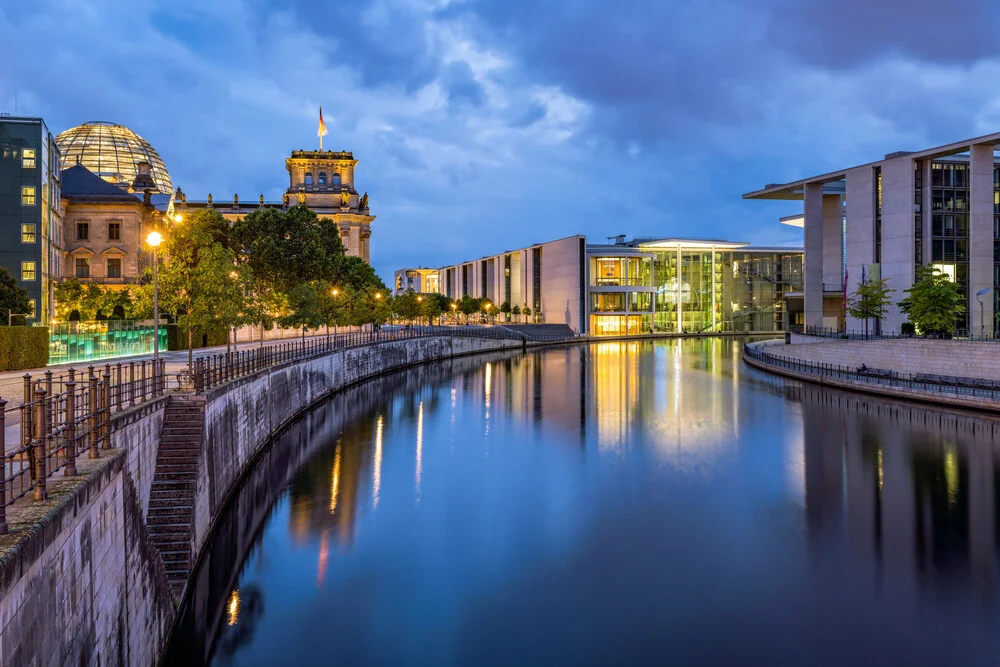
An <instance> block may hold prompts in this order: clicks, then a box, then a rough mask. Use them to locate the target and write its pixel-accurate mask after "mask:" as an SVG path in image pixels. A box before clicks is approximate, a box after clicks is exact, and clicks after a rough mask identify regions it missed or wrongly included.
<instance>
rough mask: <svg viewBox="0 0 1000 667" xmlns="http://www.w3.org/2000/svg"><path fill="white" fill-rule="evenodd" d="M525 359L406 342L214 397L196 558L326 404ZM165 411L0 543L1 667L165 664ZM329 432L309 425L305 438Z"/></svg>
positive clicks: (14, 513) (254, 380) (299, 366)
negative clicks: (157, 496)
mask: <svg viewBox="0 0 1000 667" xmlns="http://www.w3.org/2000/svg"><path fill="white" fill-rule="evenodd" d="M519 347H520V343H519V342H517V341H509V340H481V339H471V338H455V339H452V338H448V337H440V338H425V339H412V340H405V341H395V342H389V343H384V344H382V345H379V346H377V347H375V348H357V349H351V350H344V351H341V352H337V353H335V354H332V355H329V356H326V357H323V358H319V359H314V360H310V361H306V362H302V363H289V364H285V365H283V366H278V367H275V368H272V369H269V370H267V371H262V372H261V373H259V374H257V375H254V376H251V377H247V378H242V379H239V380H235V381H233V382H230V383H227V384H225V385H223V386H220V387H217V388H215V389H214V390H212V391H210V392H209V393H208V395H207V396H206V399H207V401H206V438H205V445H204V450H203V452H202V466H201V475H200V477H199V479H198V483H197V492H196V511H195V529H194V531H193V537H192V542H193V545H192V546H193V553H194V554H195V555H196V556H197V554H199V553H200V552H201V550H202V548H203V546H204V544H205V543H206V541H207V540H208V538H209V536H210V534H211V531H212V528H213V525H214V524H215V522H216V521H217V520H218V518H219V516H220V514H221V513H222V512H221V510H222V509H223V507H224V506H225V503H226V501H227V499H228V497H229V496H230V494H231V493H232V492H233V491H234V489H236V488H237V487H238V482H239V481H240V480H241V479H242V477H243V476H244V475H245V474H246V473H247V472H249V471H251V470H253V469H254V468H253V465H254V463H255V462H256V461H257V459H258V457H259V456H261V455H262V454H263V453H264V452H266V451H267V449H268V448H267V447H266V445H267V444H268V443H269V442H270V441H271V440H272V438H273V437H274V436H275V435H276V434H278V433H279V432H281V431H282V429H284V428H285V427H286V426H288V425H289V424H291V423H292V422H294V421H295V419H296V418H297V417H298V416H299V415H301V414H302V413H303V412H304V411H305V410H307V409H308V408H309V407H310V406H311V405H312V404H314V403H315V402H317V401H319V400H321V399H323V398H324V397H326V396H328V395H330V394H332V393H333V392H336V391H338V390H340V389H343V388H344V387H347V386H350V385H352V384H355V383H357V382H360V381H363V380H365V379H368V378H372V377H376V376H379V375H382V374H385V373H388V372H392V371H395V370H399V369H403V368H406V367H408V366H412V365H416V364H421V363H423V362H426V361H431V360H435V359H448V358H452V357H455V356H462V355H470V354H478V353H481V352H488V351H492V350H506V349H509V348H519ZM166 403H167V399H166V398H163V399H159V400H157V401H153V402H150V403H149V404H147V405H144V406H141V407H137V408H134V409H131V410H127V411H124V412H122V413H118V414H116V415H114V416H113V417H112V435H111V447H112V449H108V450H103V451H102V455H101V458H99V459H96V460H89V459H87V458H86V457H83V458H80V459H79V462H78V467H79V470H80V474H79V475H78V476H77V477H74V478H69V479H65V480H64V479H63V478H62V473H56V475H55V476H54V477H53V478H52V482H51V486H50V495H49V499H48V500H46V501H44V502H38V503H36V502H33V501H31V500H30V499H28V498H25V499H22V500H21V501H19V503H18V504H17V505H15V506H12V507H11V508H9V511H8V521H9V523H10V528H11V532H10V533H9V534H7V535H4V536H0V665H63V664H74V665H142V664H154V663H155V662H156V661H157V660H158V659H159V658H160V656H161V655H162V654H163V651H164V648H165V644H166V641H167V638H168V633H169V632H170V628H171V626H172V624H173V622H174V617H175V615H176V610H175V609H174V606H173V601H172V596H171V594H170V592H169V586H168V584H167V580H166V576H165V574H164V571H163V565H162V562H161V561H160V558H159V554H158V553H157V552H156V550H155V547H153V546H152V544H151V542H150V541H149V539H148V534H147V529H146V521H145V518H146V514H147V510H148V507H149V496H150V490H151V484H152V481H153V475H154V473H155V468H156V456H157V449H158V445H159V435H160V428H161V426H162V423H163V418H164V413H165V409H166ZM319 427H322V423H321V422H317V421H308V420H307V422H306V424H305V428H306V430H307V431H308V430H309V429H312V428H319ZM297 454H299V455H302V454H304V452H303V451H299V452H297ZM285 455H287V452H286V453H285ZM272 481H273V480H272ZM268 507H269V506H268ZM261 511H266V509H264V510H261ZM231 528H232V529H234V530H237V531H240V528H239V527H238V526H236V527H231ZM239 534H240V535H242V536H243V537H246V534H245V533H243V532H240V533H239Z"/></svg>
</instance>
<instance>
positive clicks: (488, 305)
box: [479, 299, 497, 322]
mask: <svg viewBox="0 0 1000 667" xmlns="http://www.w3.org/2000/svg"><path fill="white" fill-rule="evenodd" d="M479 309H480V310H481V311H482V313H483V321H484V322H489V319H490V315H495V314H496V312H497V309H496V308H494V307H493V302H492V301H490V300H489V299H479Z"/></svg>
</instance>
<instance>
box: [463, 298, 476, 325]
mask: <svg viewBox="0 0 1000 667" xmlns="http://www.w3.org/2000/svg"><path fill="white" fill-rule="evenodd" d="M478 302H479V299H474V298H472V297H471V296H469V295H468V294H466V295H465V296H463V297H462V298H461V299H459V300H458V312H460V313H462V315H464V316H465V323H466V324H468V323H469V315H471V314H472V313H475V312H478V311H479V303H478Z"/></svg>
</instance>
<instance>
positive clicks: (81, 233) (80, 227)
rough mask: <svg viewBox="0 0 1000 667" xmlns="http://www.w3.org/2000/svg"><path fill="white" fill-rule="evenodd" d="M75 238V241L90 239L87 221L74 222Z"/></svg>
mask: <svg viewBox="0 0 1000 667" xmlns="http://www.w3.org/2000/svg"><path fill="white" fill-rule="evenodd" d="M76 240H77V241H89V240H90V223H89V222H78V223H76Z"/></svg>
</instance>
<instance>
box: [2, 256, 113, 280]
mask: <svg viewBox="0 0 1000 667" xmlns="http://www.w3.org/2000/svg"><path fill="white" fill-rule="evenodd" d="M106 268H107V270H108V271H107V275H108V278H121V277H122V260H121V258H120V257H109V258H108V260H107V266H106ZM76 277H77V278H89V277H90V259H88V258H86V257H78V258H77V260H76ZM21 280H22V281H24V282H33V281H35V280H38V269H37V264H36V263H35V262H21Z"/></svg>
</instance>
